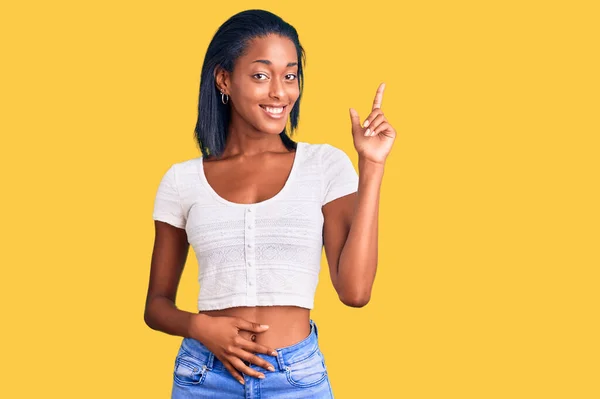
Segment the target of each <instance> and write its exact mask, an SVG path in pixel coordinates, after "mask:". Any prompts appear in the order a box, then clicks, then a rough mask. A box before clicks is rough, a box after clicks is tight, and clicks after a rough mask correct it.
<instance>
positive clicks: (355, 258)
mask: <svg viewBox="0 0 600 399" xmlns="http://www.w3.org/2000/svg"><path fill="white" fill-rule="evenodd" d="M358 169H359V179H358V200H357V205H356V209H355V211H354V217H353V220H352V225H351V227H350V231H349V233H348V237H347V238H346V243H345V244H344V247H343V248H342V252H341V254H340V259H339V264H338V276H337V279H338V283H339V292H340V298H341V299H342V301H343V302H344V303H346V304H349V305H351V306H357V307H360V306H364V305H366V304H367V303H368V302H369V299H370V297H371V289H372V288H373V282H374V281H375V273H376V270H377V253H378V229H379V226H378V219H379V197H380V189H381V182H382V180H383V172H384V165H383V164H379V163H374V162H370V161H367V160H364V159H361V158H359V162H358Z"/></svg>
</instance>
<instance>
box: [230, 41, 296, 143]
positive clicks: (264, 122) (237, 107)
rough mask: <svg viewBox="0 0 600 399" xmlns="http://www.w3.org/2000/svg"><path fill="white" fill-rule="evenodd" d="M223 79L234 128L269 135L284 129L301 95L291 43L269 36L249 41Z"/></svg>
mask: <svg viewBox="0 0 600 399" xmlns="http://www.w3.org/2000/svg"><path fill="white" fill-rule="evenodd" d="M226 76H227V77H226V78H225V79H226V80H225V82H224V83H225V84H226V85H227V90H226V91H225V93H226V94H229V98H230V99H229V101H230V104H231V107H232V114H231V117H232V124H233V125H234V126H243V125H249V126H250V127H251V128H253V129H254V130H256V131H258V132H262V133H268V134H279V133H281V132H282V131H283V130H284V129H285V126H286V123H287V121H288V119H289V114H290V111H291V110H292V107H293V106H294V104H295V103H296V100H297V99H298V96H299V95H300V88H299V85H298V56H297V54H296V46H295V45H294V43H293V42H292V41H291V40H290V39H288V38H285V37H281V36H278V35H269V36H266V37H264V38H255V39H253V40H251V41H250V42H249V44H248V47H247V49H246V54H245V55H243V56H241V57H239V58H238V59H237V60H236V61H235V64H234V67H233V72H232V73H231V74H226Z"/></svg>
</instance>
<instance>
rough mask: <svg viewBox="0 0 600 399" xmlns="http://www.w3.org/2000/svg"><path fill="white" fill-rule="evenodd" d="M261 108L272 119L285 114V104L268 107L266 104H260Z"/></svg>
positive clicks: (279, 117)
mask: <svg viewBox="0 0 600 399" xmlns="http://www.w3.org/2000/svg"><path fill="white" fill-rule="evenodd" d="M260 107H261V108H262V110H263V111H264V112H265V114H267V115H268V116H270V117H271V118H273V119H281V118H283V116H284V115H285V108H286V107H287V105H284V106H283V107H269V106H267V105H260Z"/></svg>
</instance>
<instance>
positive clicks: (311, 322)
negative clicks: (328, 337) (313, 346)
mask: <svg viewBox="0 0 600 399" xmlns="http://www.w3.org/2000/svg"><path fill="white" fill-rule="evenodd" d="M310 326H311V327H312V328H314V329H315V335H316V337H317V338H319V330H318V329H317V323H315V322H314V321H313V319H310Z"/></svg>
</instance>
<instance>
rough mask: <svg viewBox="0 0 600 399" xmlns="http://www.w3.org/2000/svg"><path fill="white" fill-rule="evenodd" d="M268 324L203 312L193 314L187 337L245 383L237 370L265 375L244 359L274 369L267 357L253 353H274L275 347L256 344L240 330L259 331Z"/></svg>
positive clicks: (261, 376)
mask: <svg viewBox="0 0 600 399" xmlns="http://www.w3.org/2000/svg"><path fill="white" fill-rule="evenodd" d="M267 328H268V326H262V325H260V324H258V323H252V322H250V321H247V320H244V319H241V318H239V317H229V316H208V315H205V314H202V313H198V314H196V315H194V317H193V318H192V321H191V325H190V337H191V338H194V339H196V340H198V341H200V342H201V343H202V344H204V346H206V347H207V348H208V349H209V350H210V351H211V352H212V353H213V354H214V355H215V356H216V357H217V358H218V359H219V360H220V361H221V362H223V365H224V366H225V368H226V369H227V370H228V371H229V372H230V373H231V375H233V377H234V378H235V379H236V380H238V381H239V382H240V383H241V384H244V378H243V377H242V376H241V375H240V373H239V372H242V373H244V374H246V375H249V376H253V377H257V378H265V376H264V374H262V373H260V372H258V371H257V370H253V369H252V368H250V367H248V366H246V364H244V362H243V360H246V361H247V362H249V363H252V364H255V365H257V366H261V367H262V368H264V369H267V370H269V371H275V369H274V368H273V366H272V365H271V364H270V363H269V362H267V361H266V360H264V359H262V358H260V357H258V356H256V355H255V354H254V353H264V354H266V355H270V356H277V353H276V351H275V349H273V348H269V347H267V346H265V345H261V344H257V343H255V342H252V341H250V340H248V339H246V338H244V337H242V336H241V335H240V334H239V332H240V330H244V331H250V332H252V333H262V332H265V331H266V330H267Z"/></svg>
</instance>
